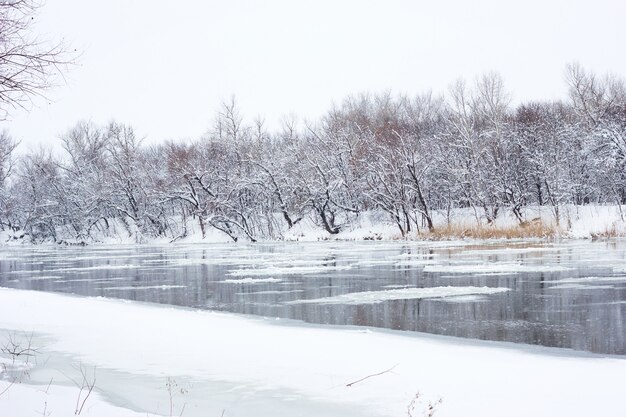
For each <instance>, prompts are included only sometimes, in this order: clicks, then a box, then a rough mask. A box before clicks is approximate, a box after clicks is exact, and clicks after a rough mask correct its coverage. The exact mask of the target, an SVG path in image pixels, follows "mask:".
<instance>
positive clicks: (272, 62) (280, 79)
mask: <svg viewBox="0 0 626 417" xmlns="http://www.w3.org/2000/svg"><path fill="white" fill-rule="evenodd" d="M625 20H626V1H624V0H594V1H591V0H584V1H583V0H526V1H506V0H473V1H471V2H470V1H466V0H445V1H434V0H431V1H428V2H426V1H423V0H413V1H410V0H386V1H382V0H380V1H370V0H343V1H341V0H335V1H331V0H314V1H312V0H297V1H296V0H267V1H252V0H247V1H245V0H220V1H215V0H207V1H200V0H198V1H184V0H181V1H171V2H165V1H156V0H107V1H85V0H49V1H48V2H47V4H45V6H44V7H43V8H42V10H41V13H40V15H39V17H38V26H37V30H38V31H40V32H42V33H44V34H46V36H47V37H48V38H54V37H60V36H62V37H64V38H65V40H66V41H67V42H68V43H70V44H71V45H72V46H73V47H76V48H78V49H79V50H80V51H81V52H82V56H81V57H80V60H79V65H78V66H76V67H74V68H73V69H72V70H71V72H70V73H69V74H67V76H66V84H64V85H61V86H60V87H58V88H56V89H54V90H52V91H50V92H49V93H48V95H49V97H50V99H51V100H50V101H45V100H36V102H35V107H34V108H32V109H30V111H29V112H26V111H20V112H14V114H13V116H12V120H9V121H6V122H3V125H4V127H5V128H8V129H9V130H10V131H11V132H12V134H13V135H14V136H15V137H16V138H18V139H21V140H22V141H23V142H24V143H26V144H27V145H36V144H45V143H54V142H56V138H57V137H58V136H59V135H60V134H62V133H63V132H65V131H66V130H67V129H68V128H70V127H71V126H72V125H73V124H74V123H76V122H77V121H79V120H92V121H94V122H96V123H105V122H108V121H110V120H112V119H115V120H118V121H120V122H125V123H130V124H132V125H133V126H134V127H135V128H136V129H137V131H138V132H139V134H140V135H142V136H146V137H147V141H149V142H159V141H162V140H164V139H184V138H195V137H198V136H200V135H201V134H202V133H204V132H205V131H206V130H207V129H208V128H209V127H210V126H211V120H212V117H213V115H214V114H215V111H216V110H217V109H218V106H219V103H220V101H221V100H224V99H227V98H229V97H230V96H231V95H233V94H234V95H235V96H236V98H237V101H238V102H239V104H240V107H241V109H242V111H243V113H244V114H245V115H246V116H248V118H249V119H252V118H254V117H255V116H257V115H261V116H263V117H265V119H266V120H267V122H268V123H269V124H270V125H277V124H278V121H279V120H280V118H281V117H282V116H284V115H286V114H289V113H296V114H298V115H299V116H303V117H306V118H309V119H314V118H316V117H318V116H320V115H321V114H323V113H324V112H325V111H326V110H328V109H329V107H330V105H331V103H332V102H333V101H340V100H341V99H342V98H343V97H345V96H346V95H348V94H350V93H359V92H364V91H371V92H380V91H384V90H391V91H392V92H397V93H409V94H412V93H417V92H422V91H425V90H428V89H432V90H433V91H436V92H437V91H444V90H445V89H446V88H447V86H448V85H449V84H450V83H451V82H452V81H454V80H455V79H457V78H459V77H464V78H468V79H472V78H473V77H475V76H476V75H477V74H479V73H481V72H484V71H491V70H494V71H498V72H500V73H501V74H502V76H503V77H504V79H505V81H506V84H507V87H508V88H509V90H511V91H512V92H513V97H514V99H515V100H516V101H520V100H528V99H550V98H562V97H564V95H565V90H566V89H565V86H564V82H563V75H564V69H565V65H566V64H567V63H569V62H572V61H578V62H580V63H581V64H582V65H583V66H584V67H586V68H589V69H592V70H594V71H597V72H605V71H610V72H614V73H616V74H619V75H626V54H624V45H625V44H626V24H624V21H625Z"/></svg>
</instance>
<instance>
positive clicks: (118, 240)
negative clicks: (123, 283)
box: [0, 205, 626, 245]
mask: <svg viewBox="0 0 626 417" xmlns="http://www.w3.org/2000/svg"><path fill="white" fill-rule="evenodd" d="M522 213H523V218H524V219H525V220H524V225H522V226H520V222H519V220H518V219H517V218H516V217H515V216H514V215H513V213H512V212H511V211H510V210H504V209H503V210H501V211H500V214H499V216H498V217H497V218H496V220H495V221H494V222H493V223H491V224H487V223H486V221H485V219H484V216H483V215H482V214H481V213H480V212H479V211H474V210H472V209H469V208H467V209H453V210H451V211H450V212H449V213H448V212H444V211H433V213H432V215H433V221H434V225H435V230H436V232H435V233H429V232H428V230H427V229H426V228H425V227H422V228H421V229H420V230H419V231H418V230H413V231H411V232H409V233H407V234H406V235H405V236H402V235H401V233H400V231H399V228H398V226H397V225H396V224H394V223H393V222H392V221H391V220H390V218H389V216H388V215H387V214H386V213H384V212H379V211H367V212H363V213H361V214H360V215H359V216H354V217H352V218H350V219H349V220H348V221H346V222H345V223H344V224H343V225H342V227H341V230H340V232H339V233H337V234H330V233H328V232H326V231H325V230H324V229H323V228H322V227H321V226H320V225H319V224H317V223H316V221H315V219H314V218H311V217H310V216H307V217H305V218H303V219H302V221H300V222H298V223H297V224H295V225H293V227H292V228H290V229H286V228H284V227H283V228H282V229H281V228H279V227H278V228H277V230H276V236H274V237H268V238H266V239H261V240H263V241H277V240H278V241H302V242H307V241H308V242H312V241H320V240H346V241H352V240H403V239H406V240H424V239H426V240H448V239H468V238H469V239H489V238H491V239H493V238H505V239H506V238H523V239H529V238H559V239H594V238H604V237H623V236H626V222H624V220H622V215H623V214H622V213H626V207H622V209H621V210H620V208H619V207H618V206H616V205H607V206H597V205H586V206H563V207H561V208H560V209H559V222H558V225H557V222H556V217H555V212H554V208H552V207H549V206H541V207H540V206H531V207H526V208H525V209H524V210H523V212H522ZM277 217H280V216H278V215H277ZM108 224H109V229H108V230H106V231H99V232H94V233H93V236H91V238H90V239H89V240H88V241H87V242H86V243H87V244H90V245H91V244H135V243H145V244H167V243H173V242H175V243H224V242H232V238H231V237H230V236H228V235H227V234H226V233H223V232H221V231H220V230H218V229H215V228H212V227H206V228H205V234H204V237H203V235H202V232H201V230H200V227H199V223H198V222H197V220H194V219H193V218H187V219H185V220H184V221H183V220H182V219H179V218H175V219H172V224H173V225H174V226H173V229H174V230H185V231H186V232H185V234H184V235H182V234H181V235H176V236H166V237H160V238H154V237H149V236H142V235H137V234H136V233H134V232H133V233H129V229H128V226H127V225H124V224H122V223H121V222H120V221H119V220H116V219H110V220H109V223H108ZM280 224H281V223H280V221H277V225H280ZM283 226H284V225H283ZM57 235H58V242H61V243H64V244H77V243H80V242H79V241H78V240H76V239H75V238H74V237H73V236H72V232H71V231H70V230H65V229H63V228H60V229H59V230H57ZM244 240H245V239H244V238H242V239H241V241H244ZM30 243H32V242H31V241H30V239H29V237H28V235H26V234H25V233H24V232H23V231H21V230H17V231H9V230H4V231H0V245H6V244H30ZM43 243H53V242H52V241H46V242H43Z"/></svg>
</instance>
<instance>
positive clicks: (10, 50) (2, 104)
mask: <svg viewBox="0 0 626 417" xmlns="http://www.w3.org/2000/svg"><path fill="white" fill-rule="evenodd" d="M41 5H42V4H41V3H40V2H39V1H38V0H4V1H2V2H0V120H4V119H6V118H7V116H8V115H9V113H10V112H11V110H12V109H15V108H23V107H25V105H26V104H27V103H28V102H30V101H31V100H32V99H33V97H36V96H41V95H42V94H43V92H44V91H45V90H46V89H47V88H49V87H50V86H51V85H52V84H54V78H55V76H58V75H61V73H62V70H63V69H64V67H66V66H67V65H68V64H69V63H70V62H71V60H72V58H71V57H70V56H69V54H68V52H67V50H66V47H65V46H64V44H63V43H61V42H58V43H52V44H50V43H48V42H45V41H43V40H41V39H40V38H38V37H37V36H35V35H33V33H32V26H33V22H34V19H35V15H36V13H37V10H38V9H39V8H40V7H41Z"/></svg>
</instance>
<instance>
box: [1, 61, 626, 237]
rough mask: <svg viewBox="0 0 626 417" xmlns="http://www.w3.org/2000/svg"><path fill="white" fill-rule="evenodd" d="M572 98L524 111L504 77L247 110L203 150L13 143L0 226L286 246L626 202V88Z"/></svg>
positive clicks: (102, 141)
mask: <svg viewBox="0 0 626 417" xmlns="http://www.w3.org/2000/svg"><path fill="white" fill-rule="evenodd" d="M566 73H567V77H566V79H567V83H568V86H569V97H568V99H567V100H564V101H554V102H527V103H522V104H519V105H516V106H512V105H511V100H510V97H509V94H508V93H507V91H506V90H505V87H504V85H503V82H502V79H501V77H500V76H498V75H497V74H486V75H484V76H482V77H480V78H478V79H477V80H476V82H475V83H472V84H471V85H470V84H468V83H466V82H463V81H458V82H457V83H455V84H453V85H452V86H451V88H450V90H449V92H448V93H447V94H446V95H441V96H439V95H436V94H433V93H426V94H421V95H417V96H415V97H408V96H396V95H391V94H379V95H369V94H363V95H359V96H353V97H349V98H347V99H346V100H345V101H343V103H341V104H340V105H337V106H334V107H333V108H331V109H330V110H329V111H328V112H327V113H326V114H325V115H324V116H323V117H322V118H321V119H320V120H317V121H315V122H308V123H302V122H299V121H297V120H296V119H295V118H289V119H286V120H284V121H283V123H282V126H281V127H280V128H279V129H274V131H269V130H268V129H267V128H266V127H265V126H264V123H263V122H262V121H259V120H257V121H255V122H253V123H246V122H245V121H244V119H243V117H242V115H241V113H240V111H239V109H238V107H237V105H236V103H235V102H234V100H232V101H229V102H226V103H224V104H223V106H222V108H221V109H220V111H219V112H218V114H217V115H216V117H215V121H214V125H213V127H212V128H211V129H210V131H209V132H208V133H207V134H206V135H204V136H203V137H202V138H199V139H197V140H194V141H186V142H179V141H169V142H164V143H160V144H144V143H142V140H140V138H138V137H137V136H136V134H135V132H134V130H133V128H132V127H131V126H129V125H125V124H120V123H116V122H112V123H110V124H109V125H107V126H97V125H94V124H93V123H89V122H79V123H78V124H76V126H74V127H73V128H72V129H70V130H69V131H68V132H67V133H66V134H64V135H62V137H61V138H60V145H61V149H62V152H55V151H52V150H44V149H39V150H35V151H33V150H31V151H27V152H21V153H19V154H18V153H17V152H16V148H17V147H18V143H17V141H16V140H14V139H13V138H12V137H11V136H10V134H9V133H7V132H6V131H5V132H4V133H2V135H1V136H0V224H1V227H2V228H3V229H10V230H13V231H20V232H21V233H23V234H24V236H26V237H27V238H29V239H31V240H33V241H61V240H63V239H68V238H71V239H73V240H76V241H79V242H88V241H91V240H93V239H96V238H97V237H98V236H106V235H107V233H110V231H111V228H112V227H113V225H117V226H116V227H120V225H122V227H123V229H124V233H127V234H128V235H129V236H131V237H133V238H134V239H135V240H136V241H139V242H140V241H143V240H145V239H148V238H153V237H166V238H168V239H170V240H175V239H178V238H182V237H185V236H187V235H188V234H189V233H190V230H189V226H190V225H195V227H197V228H199V230H200V231H201V233H202V234H203V236H204V235H205V234H206V233H208V231H209V229H211V228H214V229H217V230H220V231H222V232H224V233H226V234H227V235H229V236H230V237H231V238H232V239H233V240H238V239H245V240H250V241H256V240H259V239H280V238H281V237H282V235H283V233H284V232H285V231H286V230H289V229H290V228H292V227H293V226H294V225H296V224H297V223H298V222H300V221H301V220H302V219H305V218H307V219H311V220H313V221H314V222H315V224H317V225H318V227H319V228H322V229H324V230H325V231H326V232H328V233H329V234H337V233H339V232H340V231H341V230H342V229H343V228H345V227H346V225H349V224H351V223H352V222H353V221H354V220H355V219H358V217H359V216H360V215H362V214H363V213H364V212H366V211H372V210H375V211H378V212H384V213H386V216H387V217H388V219H389V220H390V221H391V222H393V223H394V224H395V225H396V226H397V229H398V232H399V233H400V234H401V235H402V236H407V235H409V234H412V233H416V232H423V231H433V230H434V229H435V228H437V227H438V225H437V224H436V222H435V221H434V213H435V212H438V213H444V214H447V215H448V216H449V215H450V213H451V211H452V210H454V209H456V208H468V209H470V212H472V213H473V214H474V216H475V218H476V220H477V221H478V222H481V223H483V224H489V223H493V222H494V220H496V219H497V218H498V217H499V216H501V215H502V213H504V212H506V211H509V212H510V213H512V214H513V215H514V216H515V218H517V220H518V221H519V222H520V224H523V223H524V222H525V221H526V220H527V219H525V216H524V209H525V207H527V206H530V205H533V206H534V205H539V206H546V207H547V208H549V209H550V210H551V212H552V214H553V218H554V221H555V222H556V224H560V225H562V226H563V227H567V225H566V224H563V223H564V222H566V219H565V218H564V216H563V213H562V209H563V207H564V206H565V205H570V204H576V205H584V204H615V205H618V206H620V207H621V205H623V204H626V89H625V88H624V82H623V80H621V79H620V78H618V77H615V76H603V77H600V76H597V75H595V74H593V73H591V72H588V71H586V70H584V69H583V68H581V67H580V66H579V65H576V64H574V65H570V66H568V68H567V71H566Z"/></svg>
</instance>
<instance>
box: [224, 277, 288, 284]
mask: <svg viewBox="0 0 626 417" xmlns="http://www.w3.org/2000/svg"><path fill="white" fill-rule="evenodd" d="M281 281H282V279H278V278H241V279H225V280H224V281H221V282H222V284H264V283H273V282H281Z"/></svg>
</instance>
